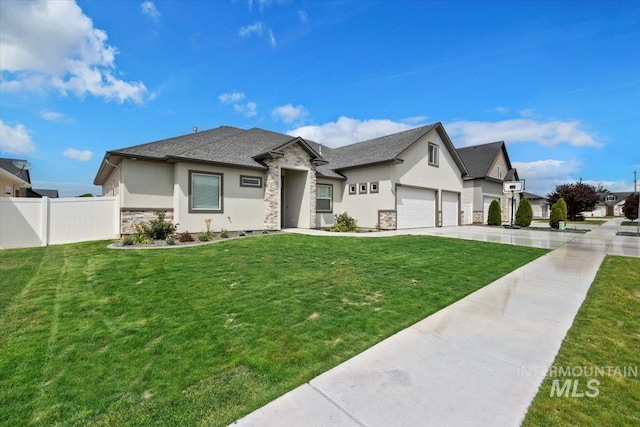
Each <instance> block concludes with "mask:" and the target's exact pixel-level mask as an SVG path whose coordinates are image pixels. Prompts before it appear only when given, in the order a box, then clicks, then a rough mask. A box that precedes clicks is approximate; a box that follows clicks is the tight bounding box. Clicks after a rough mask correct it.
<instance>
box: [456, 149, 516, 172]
mask: <svg viewBox="0 0 640 427" xmlns="http://www.w3.org/2000/svg"><path fill="white" fill-rule="evenodd" d="M456 151H457V152H458V154H459V155H460V158H461V159H462V162H463V163H464V164H465V166H466V167H467V170H468V171H469V175H470V177H471V178H474V179H475V178H485V177H486V176H488V175H489V172H490V170H491V166H493V164H494V161H495V160H496V157H498V155H499V154H500V152H502V153H503V155H504V157H505V160H506V162H507V170H508V171H511V170H512V167H511V161H510V160H509V155H508V154H507V148H506V145H505V143H504V141H497V142H490V143H488V144H481V145H473V146H471V147H463V148H458V149H457V150H456Z"/></svg>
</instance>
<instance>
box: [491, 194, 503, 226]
mask: <svg viewBox="0 0 640 427" xmlns="http://www.w3.org/2000/svg"><path fill="white" fill-rule="evenodd" d="M487 224H489V225H502V211H501V210H500V202H498V201H497V200H493V201H492V202H491V204H490V205H489V218H487Z"/></svg>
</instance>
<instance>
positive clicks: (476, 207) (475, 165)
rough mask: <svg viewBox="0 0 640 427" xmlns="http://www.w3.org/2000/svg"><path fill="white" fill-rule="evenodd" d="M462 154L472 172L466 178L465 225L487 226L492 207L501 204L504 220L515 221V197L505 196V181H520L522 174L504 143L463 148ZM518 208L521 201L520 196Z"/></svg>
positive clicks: (460, 149)
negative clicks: (513, 213)
mask: <svg viewBox="0 0 640 427" xmlns="http://www.w3.org/2000/svg"><path fill="white" fill-rule="evenodd" d="M457 151H458V155H459V156H460V158H461V159H462V161H463V163H464V164H465V166H466V167H467V170H468V171H469V175H468V176H467V177H465V178H464V191H463V196H462V205H463V211H464V223H465V224H471V223H474V224H486V223H487V219H488V217H489V205H490V204H491V202H492V201H493V200H498V201H499V202H500V208H501V211H502V221H503V222H507V221H510V219H511V194H504V192H503V183H504V182H505V181H518V180H519V177H518V171H517V170H516V169H514V168H513V167H512V166H511V161H510V160H509V155H508V154H507V146H506V144H505V143H504V141H499V142H491V143H488V144H482V145H474V146H472V147H464V148H459V149H458V150H457ZM515 197H516V205H515V208H516V209H517V203H518V201H519V200H520V197H519V194H517V193H516V195H515Z"/></svg>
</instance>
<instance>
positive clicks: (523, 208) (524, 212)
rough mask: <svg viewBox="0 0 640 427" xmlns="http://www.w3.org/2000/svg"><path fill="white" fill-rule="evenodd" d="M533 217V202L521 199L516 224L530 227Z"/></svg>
mask: <svg viewBox="0 0 640 427" xmlns="http://www.w3.org/2000/svg"><path fill="white" fill-rule="evenodd" d="M532 219H533V209H532V208H531V202H529V200H527V199H522V200H520V204H519V205H518V210H517V211H516V225H519V226H520V227H528V226H529V225H530V224H531V220H532Z"/></svg>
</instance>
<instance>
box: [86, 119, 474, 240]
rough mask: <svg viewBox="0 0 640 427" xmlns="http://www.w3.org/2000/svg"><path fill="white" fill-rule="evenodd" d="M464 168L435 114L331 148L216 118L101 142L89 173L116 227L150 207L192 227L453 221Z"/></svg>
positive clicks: (124, 228)
mask: <svg viewBox="0 0 640 427" xmlns="http://www.w3.org/2000/svg"><path fill="white" fill-rule="evenodd" d="M468 175H469V174H468V171H467V168H466V167H465V165H464V163H463V162H462V160H461V158H460V156H459V155H458V152H457V151H456V150H455V148H454V146H453V144H452V143H451V140H450V139H449V137H448V135H447V133H446V131H445V129H444V127H443V126H442V124H441V123H434V124H431V125H428V126H422V127H419V128H415V129H411V130H407V131H404V132H399V133H395V134H392V135H387V136H383V137H380V138H375V139H371V140H368V141H363V142H359V143H355V144H351V145H347V146H344V147H340V148H333V149H332V148H329V147H327V146H324V145H322V144H319V143H316V142H313V141H307V140H305V139H303V138H300V137H292V136H290V135H285V134H281V133H276V132H271V131H268V130H264V129H259V128H253V129H249V130H243V129H239V128H235V127H231V126H222V127H219V128H216V129H211V130H207V131H202V132H194V133H191V134H187V135H183V136H178V137H175V138H169V139H164V140H161V141H155V142H150V143H146V144H141V145H136V146H133V147H127V148H122V149H118V150H112V151H108V152H107V153H106V154H105V156H104V159H103V161H102V162H101V164H100V168H99V170H98V173H97V175H96V178H95V180H94V184H96V185H100V186H102V193H103V195H109V196H116V197H118V198H119V203H120V212H121V220H120V222H121V232H122V233H123V234H127V233H131V232H132V230H133V226H134V224H135V223H138V222H143V221H148V220H150V219H152V218H153V217H155V215H156V213H157V212H158V211H166V212H167V216H168V218H170V219H172V220H173V221H174V222H175V223H178V224H179V231H191V232H198V231H201V230H203V229H204V219H205V218H212V224H211V226H212V228H213V229H217V230H219V229H222V228H226V229H228V230H262V229H266V230H278V229H281V228H288V227H300V228H319V227H326V226H330V225H332V224H333V221H334V214H338V213H342V212H348V213H349V214H350V215H351V216H352V217H354V218H355V219H356V220H357V221H358V225H359V226H361V227H371V228H374V227H376V226H379V227H380V228H383V229H397V228H414V227H437V226H449V225H459V224H461V206H462V194H463V185H464V179H465V178H467V177H468Z"/></svg>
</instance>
